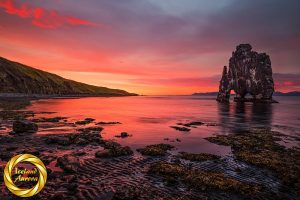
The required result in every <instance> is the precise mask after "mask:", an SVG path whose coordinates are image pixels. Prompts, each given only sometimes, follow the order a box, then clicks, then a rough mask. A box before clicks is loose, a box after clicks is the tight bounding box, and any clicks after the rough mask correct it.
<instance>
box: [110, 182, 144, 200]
mask: <svg viewBox="0 0 300 200" xmlns="http://www.w3.org/2000/svg"><path fill="white" fill-rule="evenodd" d="M140 195H141V191H140V189H139V188H136V187H134V186H130V185H123V186H118V187H117V188H116V192H115V194H114V196H113V200H135V199H138V198H139V197H140Z"/></svg>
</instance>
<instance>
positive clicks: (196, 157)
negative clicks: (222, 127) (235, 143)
mask: <svg viewBox="0 0 300 200" xmlns="http://www.w3.org/2000/svg"><path fill="white" fill-rule="evenodd" d="M178 157H179V158H181V159H185V160H190V161H198V162H201V161H207V160H219V159H220V158H221V157H220V156H217V155H213V154H208V153H198V154H196V153H186V152H180V153H179V155H178Z"/></svg>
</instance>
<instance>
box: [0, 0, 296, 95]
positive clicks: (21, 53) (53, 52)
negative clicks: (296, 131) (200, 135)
mask: <svg viewBox="0 0 300 200" xmlns="http://www.w3.org/2000/svg"><path fill="white" fill-rule="evenodd" d="M275 1H276V2H277V3H276V4H272V3H274V1H270V0H267V1H264V2H262V1H259V0H254V1H253V2H251V4H249V3H246V2H243V1H238V0H220V1H218V3H217V2H214V3H212V1H210V0H203V1H197V0H191V1H190V3H189V5H185V3H183V2H182V1H180V0H164V1H162V0H145V1H140V0H122V1H111V0H110V1H99V0H87V1H83V0H78V1H73V0H64V1H61V0H52V1H40V0H30V1H23V0H0V35H1V37H0V52H1V54H0V56H2V57H5V58H7V59H10V60H15V61H18V62H20V63H23V64H26V65H29V66H33V67H36V68H38V69H42V70H45V71H49V72H52V73H56V74H58V75H61V76H63V77H65V78H68V79H73V80H76V81H80V82H84V83H88V84H93V85H98V86H106V87H110V88H119V89H124V90H127V91H130V92H134V93H138V94H144V95H163V94H165V95H171V94H180V95H181V94H192V93H195V92H213V91H218V85H219V83H218V82H219V80H220V77H221V72H222V69H223V66H224V65H228V59H229V58H230V56H231V53H232V51H233V50H234V48H235V46H236V45H238V44H240V43H251V44H252V46H253V47H254V48H255V49H256V50H257V51H259V52H266V53H268V54H269V55H270V56H271V60H272V68H273V73H274V80H275V86H276V90H277V91H283V92H288V91H295V90H300V75H299V74H300V60H299V55H300V39H299V38H300V28H299V27H300V26H299V25H300V24H299V18H300V15H299V10H298V8H299V7H300V4H299V2H298V1H294V4H293V3H290V4H285V3H284V2H283V1H280V0H275ZM271 5H275V6H271ZM297 6H298V8H297ZM271 9H272V10H271ZM276 11H278V12H280V13H281V15H280V16H278V15H277V13H278V12H276ZM245 13H247V14H245Z"/></svg>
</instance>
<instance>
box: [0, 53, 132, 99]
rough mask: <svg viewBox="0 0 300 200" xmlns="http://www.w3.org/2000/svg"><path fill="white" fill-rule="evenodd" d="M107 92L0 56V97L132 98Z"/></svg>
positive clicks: (118, 91)
mask: <svg viewBox="0 0 300 200" xmlns="http://www.w3.org/2000/svg"><path fill="white" fill-rule="evenodd" d="M136 95H137V94H134V93H130V92H127V91H124V90H120V89H111V88H107V87H99V86H93V85H88V84H84V83H80V82H76V81H73V80H68V79H65V78H63V77H60V76H58V75H56V74H52V73H49V72H45V71H42V70H39V69H35V68H33V67H29V66H26V65H23V64H21V63H17V62H14V61H11V60H8V59H5V58H2V57H0V96H2V97H3V96H4V97H24V96H27V97H55V96H61V97H83V96H136Z"/></svg>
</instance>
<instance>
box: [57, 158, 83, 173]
mask: <svg viewBox="0 0 300 200" xmlns="http://www.w3.org/2000/svg"><path fill="white" fill-rule="evenodd" d="M56 165H57V166H58V167H60V168H61V169H63V170H64V171H65V172H68V173H76V172H77V171H78V169H79V167H80V162H79V159H78V158H77V157H75V156H70V155H64V156H62V157H59V158H58V159H57V164H56Z"/></svg>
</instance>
